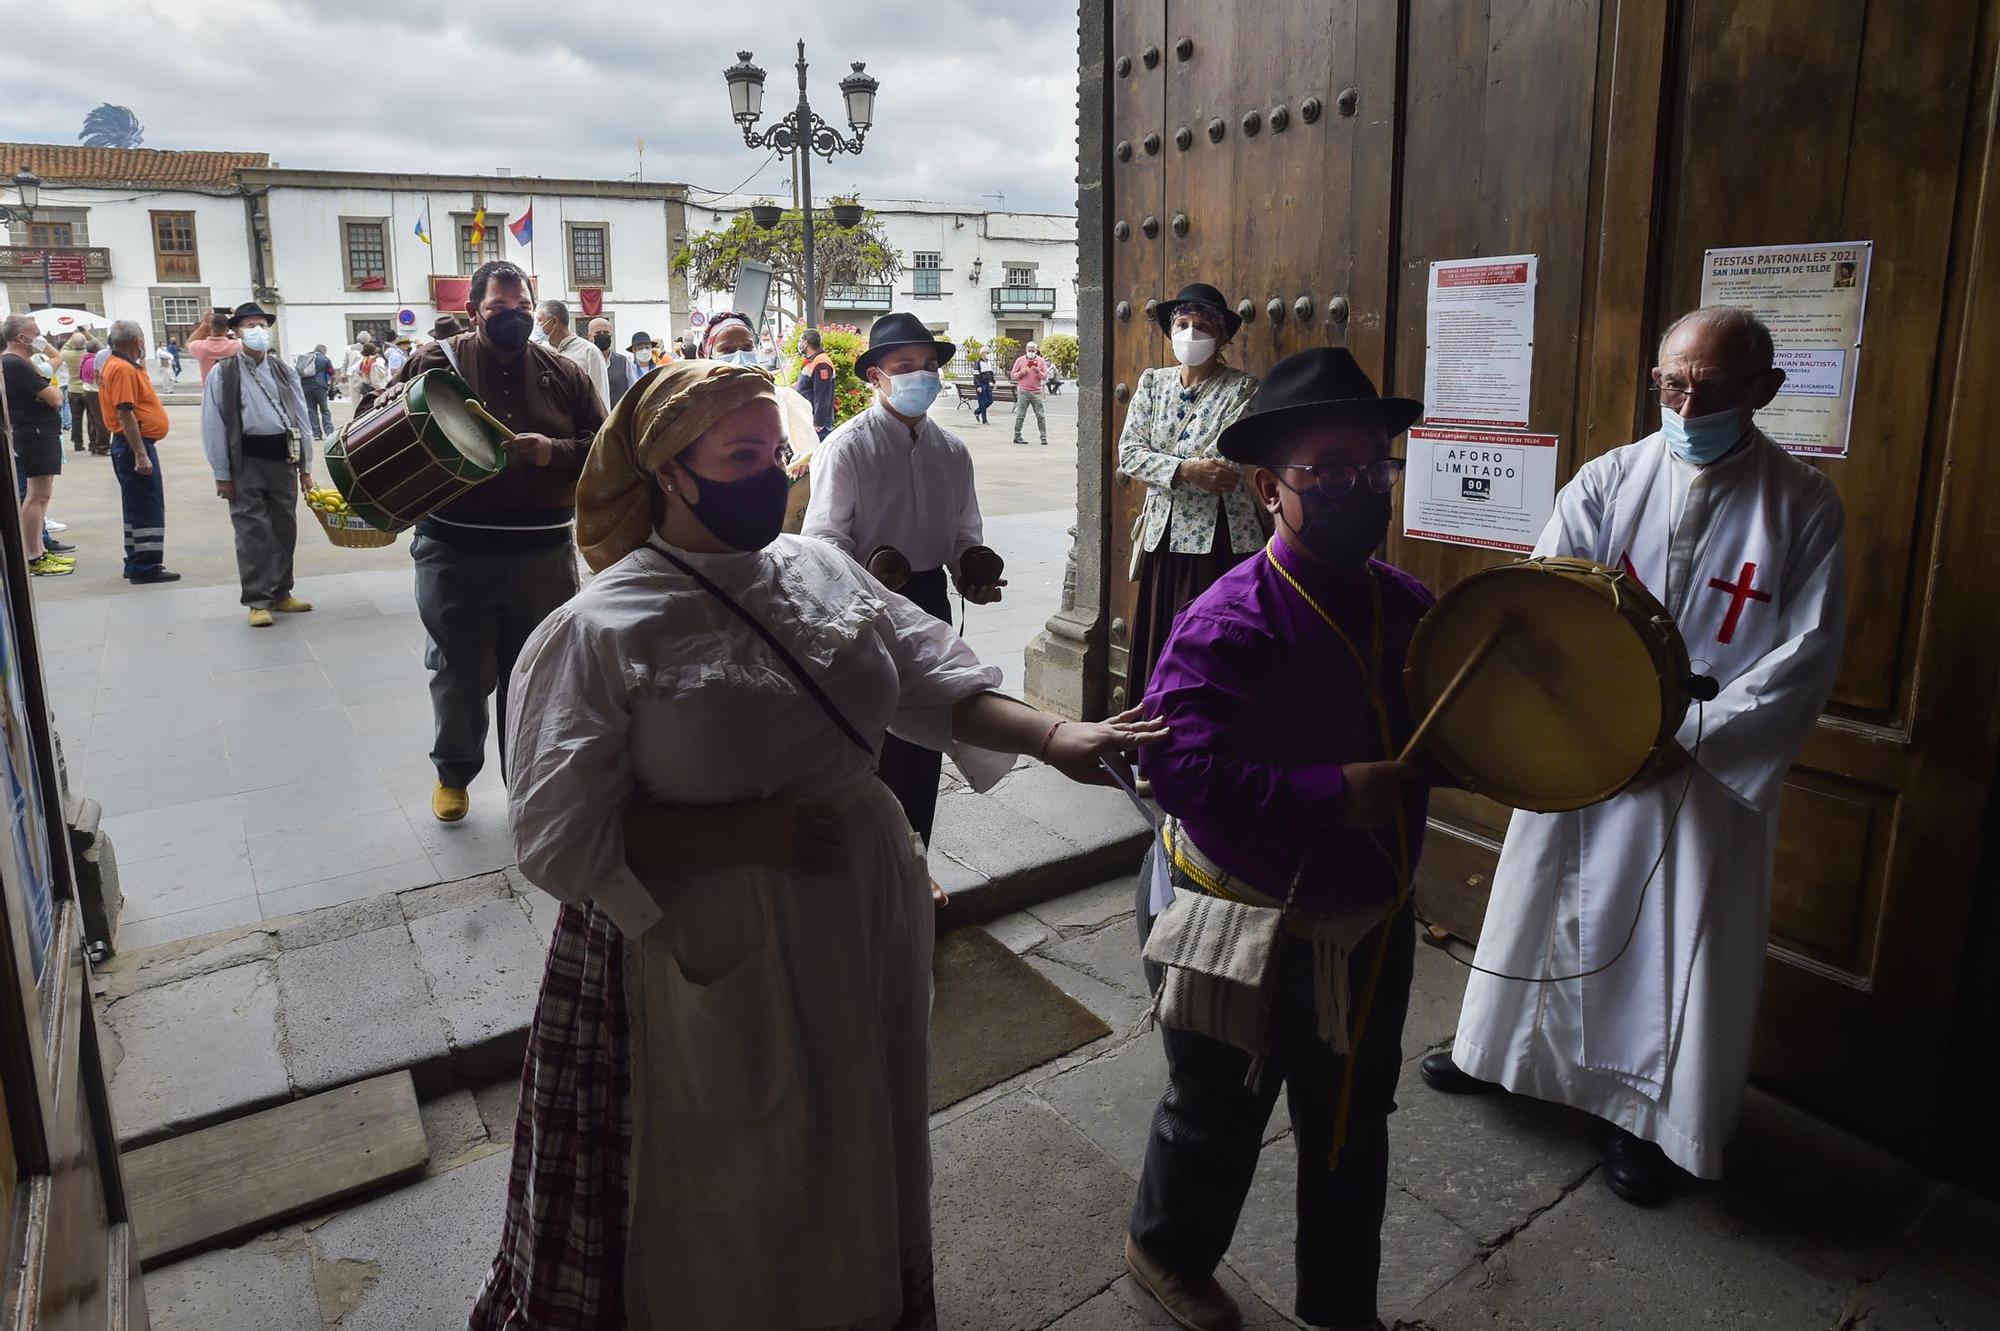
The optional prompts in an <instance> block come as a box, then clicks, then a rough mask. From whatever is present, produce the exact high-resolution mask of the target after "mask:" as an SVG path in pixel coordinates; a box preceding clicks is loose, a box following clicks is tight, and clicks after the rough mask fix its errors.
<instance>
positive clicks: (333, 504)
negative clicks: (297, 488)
mask: <svg viewBox="0 0 2000 1331" xmlns="http://www.w3.org/2000/svg"><path fill="white" fill-rule="evenodd" d="M306 507H308V508H310V509H311V510H312V511H313V516H314V517H316V518H318V519H319V525H320V528H321V529H322V530H323V531H325V532H326V539H327V540H329V541H332V542H333V543H334V544H335V545H337V546H340V547H341V548H342V549H346V550H379V549H381V548H382V547H383V546H385V545H394V544H395V543H396V533H394V532H391V531H377V530H375V528H373V527H371V526H369V525H368V524H367V523H366V522H364V521H362V520H361V516H360V514H358V513H355V512H353V511H352V510H350V509H349V508H348V506H347V500H346V498H345V497H343V496H342V495H341V493H340V491H338V490H335V489H333V488H331V487H329V488H327V489H324V490H308V491H306Z"/></svg>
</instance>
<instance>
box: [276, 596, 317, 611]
mask: <svg viewBox="0 0 2000 1331" xmlns="http://www.w3.org/2000/svg"><path fill="white" fill-rule="evenodd" d="M271 608H272V609H273V610H275V611H277V612H278V613H279V614H281V615H303V614H304V613H305V612H306V611H308V610H310V609H312V608H313V603H312V602H311V601H301V600H300V599H299V598H298V597H296V596H287V597H286V598H285V599H284V600H282V601H280V602H278V603H277V604H276V605H274V606H272V607H271Z"/></svg>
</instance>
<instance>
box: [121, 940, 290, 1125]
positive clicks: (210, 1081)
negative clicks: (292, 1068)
mask: <svg viewBox="0 0 2000 1331" xmlns="http://www.w3.org/2000/svg"><path fill="white" fill-rule="evenodd" d="M103 1017H104V1026H105V1033H106V1038H105V1050H104V1055H105V1057H104V1061H105V1065H106V1069H107V1071H108V1073H109V1075H110V1082H111V1114H112V1121H113V1122H115V1123H116V1124H117V1125H118V1136H119V1141H120V1142H121V1143H122V1144H123V1145H125V1146H127V1147H131V1146H142V1145H145V1144H147V1143H148V1142H153V1141H158V1140H161V1139H162V1138H165V1137H168V1136H171V1135H173V1134H175V1133H179V1132H188V1131H191V1130H193V1129H195V1128H199V1127H204V1126H206V1125H208V1124H210V1123H214V1122H218V1121H220V1120H221V1119H224V1118H234V1117H239V1116H241V1115H243V1114H247V1113H250V1112H252V1111H253V1110H257V1109H263V1108H266V1107H268V1106H270V1105H274V1104H280V1103H282V1102H284V1101H285V1100H286V1099H288V1098H290V1096H291V1089H292V1088H291V1079H290V1076H289V1075H288V1073H287V1072H286V1069H285V1057H284V1054H285V1045H284V1031H283V1026H282V1024H281V1021H280V1018H279V1013H278V976H277V967H276V964H275V963H274V962H272V961H268V960H266V961H253V962H250V963H248V964H247V965H242V966H232V967H230V968H228V969H227V970H219V971H214V972H211V973H209V974H206V975H195V976H192V977H190V978H188V979H184V980H177V981H175V982H173V983H172V984H166V985H161V986H160V987H159V988H157V989H147V990H144V991H143V992H140V993H136V994H133V995H132V996H131V997H129V998H123V999H120V1000H118V1001H117V1002H115V1003H112V1004H110V1005H109V1006H108V1007H107V1008H106V1009H105V1011H104V1013H103Z"/></svg>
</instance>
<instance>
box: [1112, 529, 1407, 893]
mask: <svg viewBox="0 0 2000 1331" xmlns="http://www.w3.org/2000/svg"><path fill="white" fill-rule="evenodd" d="M1274 559H1276V560H1281V561H1283V566H1284V569H1285V570H1287V571H1289V572H1290V573H1291V575H1292V577H1293V578H1296V579H1297V580H1298V582H1299V584H1300V585H1301V586H1302V587H1303V588H1304V589H1305V592H1306V593H1309V594H1310V595H1311V597H1312V599H1313V600H1314V601H1317V602H1318V603H1319V605H1320V606H1321V607H1322V608H1323V609H1324V610H1325V611H1326V613H1327V614H1329V615H1331V616H1332V617H1333V619H1334V621H1335V622H1336V623H1337V624H1339V625H1340V628H1341V630H1342V631H1343V632H1345V633H1346V634H1347V637H1348V638H1349V640H1350V641H1351V642H1352V643H1353V644H1354V647H1355V648H1356V650H1358V651H1359V652H1360V654H1361V656H1362V657H1363V658H1370V657H1372V656H1374V655H1375V652H1374V648H1375V642H1374V618H1375V616H1374V611H1373V608H1372V607H1373V604H1374V602H1375V600H1376V599H1377V596H1379V602H1380V605H1381V623H1382V642H1381V646H1380V664H1379V666H1378V667H1377V669H1376V672H1375V680H1374V685H1375V688H1376V690H1377V691H1378V693H1379V695H1380V698H1381V700H1382V703H1383V705H1384V706H1385V707H1386V709H1387V711H1388V718H1389V729H1390V734H1391V737H1392V745H1393V747H1392V748H1391V749H1390V750H1389V751H1387V752H1385V751H1384V748H1383V744H1382V737H1381V727H1380V723H1379V721H1378V719H1377V713H1376V709H1375V707H1374V706H1373V705H1372V704H1371V702H1370V701H1369V696H1368V693H1369V681H1368V680H1367V678H1366V672H1365V671H1364V670H1363V669H1362V668H1361V667H1360V666H1359V665H1358V664H1357V662H1356V660H1355V657H1354V653H1352V652H1350V651H1349V650H1348V649H1347V647H1346V646H1344V645H1343V644H1342V643H1341V640H1340V637H1339V635H1337V634H1336V633H1335V632H1334V631H1333V630H1332V629H1331V628H1329V627H1328V626H1327V623H1326V621H1325V620H1324V619H1322V618H1321V617H1320V615H1319V613H1318V612H1317V611H1315V610H1314V609H1313V607H1312V605H1311V604H1310V603H1309V602H1308V601H1307V599H1306V596H1305V595H1303V594H1301V592H1300V590H1299V588H1298V587H1294V586H1293V585H1292V583H1291V582H1290V581H1288V580H1287V579H1286V577H1285V575H1284V573H1283V572H1281V571H1280V570H1279V568H1278V567H1276V566H1275V565H1274V563H1273V560H1274ZM1368 573H1369V575H1370V576H1368V577H1363V576H1362V575H1360V574H1359V573H1353V572H1350V573H1345V574H1335V573H1332V572H1330V571H1328V570H1326V569H1324V568H1322V567H1321V566H1319V565H1317V564H1315V563H1313V562H1311V561H1309V560H1308V559H1306V558H1304V557H1302V556H1300V555H1298V554H1296V553H1294V552H1293V551H1292V550H1290V549H1289V548H1288V547H1287V546H1286V545H1285V543H1284V539H1283V538H1282V537H1275V538H1273V540H1272V542H1271V544H1270V546H1269V547H1268V548H1267V551H1265V552H1260V553H1258V554H1256V555H1254V556H1252V557H1251V558H1249V559H1246V560H1244V561H1243V562H1242V563H1241V564H1239V565H1237V566H1236V567H1235V568H1234V569H1232V570H1230V571H1229V572H1228V573H1225V574H1224V575H1223V576H1222V577H1221V578H1220V579H1218V580H1217V581H1216V583H1215V584H1214V585H1213V586H1212V587H1210V588H1209V589H1208V590H1207V591H1206V592H1204V593H1202V594H1201V596H1199V597H1197V598H1196V599H1195V600H1194V601H1192V602H1190V603H1189V605H1188V607H1187V608H1186V609H1185V610H1183V611H1182V612H1181V614H1180V616H1179V618H1178V619H1176V620H1175V621H1174V631H1173V635H1172V636H1171V637H1169V638H1168V639H1167V645H1166V649H1165V651H1163V652H1162V653H1161V655H1160V660H1159V664H1158V665H1156V666H1155V667H1154V671H1153V678H1152V682H1151V684H1150V685H1149V686H1148V688H1147V690H1146V711H1147V714H1148V715H1152V716H1158V717H1163V718H1165V720H1166V722H1167V725H1168V728H1169V729H1170V730H1171V732H1172V735H1171V737H1170V738H1169V739H1168V740H1167V741H1166V742H1165V743H1163V744H1160V745H1158V746H1156V747H1154V748H1150V749H1146V750H1144V752H1143V753H1142V755H1141V757H1140V764H1139V765H1140V773H1141V775H1143V776H1145V777H1146V778H1147V779H1148V780H1149V781H1151V782H1152V783H1153V794H1154V796H1155V798H1157V799H1158V800H1159V802H1160V807H1161V808H1163V809H1165V810H1166V811H1167V812H1168V813H1171V814H1173V815H1174V816H1175V817H1177V818H1179V819H1180V820H1181V825H1182V827H1183V829H1184V830H1185V831H1186V832H1187V834H1188V836H1189V837H1191V838H1192V839H1193V841H1194V843H1195V844H1196V845H1197V846H1199V847H1200V848H1201V849H1202V851H1203V852H1204V853H1206V854H1207V855H1208V856H1209V857H1210V858H1211V859H1213V860H1214V861H1215V862H1216V863H1217V864H1218V865H1220V866H1221V867H1222V868H1223V869H1225V870H1227V871H1228V872H1229V873H1230V874H1232V875H1234V876H1235V877H1237V878H1240V879H1242V880H1243V881H1244V882H1245V883H1247V884H1249V885H1250V886H1251V887H1253V888H1256V889H1257V890H1258V891H1259V892H1261V893H1263V894H1264V895H1266V896H1269V897H1274V898H1280V899H1282V898H1283V896H1284V895H1285V892H1286V890H1287V889H1288V888H1289V887H1290V885H1291V881H1292V876H1293V874H1294V873H1296V872H1297V871H1298V868H1299V864H1300V861H1301V859H1303V858H1304V857H1305V856H1306V855H1307V854H1308V852H1310V853H1311V856H1312V859H1311V862H1310V864H1308V865H1307V866H1306V872H1305V876H1304V878H1303V880H1302V881H1301V883H1300V886H1299V895H1298V900H1297V903H1296V909H1297V910H1298V911H1299V912H1300V913H1302V914H1305V915H1330V914H1334V913H1337V912H1339V911H1343V910H1348V909H1351V908H1353V907H1355V906H1360V905H1366V904H1368V903H1370V902H1376V901H1387V900H1388V899H1389V898H1390V897H1392V896H1393V895H1394V894H1395V892H1396V889H1397V886H1398V884H1397V871H1396V867H1395V866H1396V864H1397V862H1398V859H1399V854H1398V849H1399V848H1398V840H1399V837H1398V835H1397V832H1396V830H1395V828H1394V827H1390V828H1387V829H1384V830H1380V831H1368V830H1364V829H1361V828H1352V827H1347V826H1345V825H1344V824H1343V823H1342V822H1341V818H1342V816H1343V813H1344V811H1345V809H1346V806H1347V788H1346V783H1345V781H1344V780H1343V779H1342V776H1341V770H1340V769H1341V767H1342V765H1343V764H1346V763H1356V762H1375V761H1380V760H1382V759H1385V758H1393V757H1395V755H1396V752H1397V751H1398V750H1400V749H1401V747H1402V745H1403V744H1404V743H1405V742H1406V741H1407V740H1408V739H1409V736H1410V733H1411V732H1412V730H1414V728H1415V726H1414V724H1413V722H1412V721H1411V719H1410V714H1409V704H1408V702H1407V701H1406V699H1405V697H1404V692H1403V664H1404V659H1405V658H1406V656H1407V655H1408V653H1409V646H1410V636H1411V634H1412V633H1414V632H1415V630H1416V626H1417V621H1418V620H1420V619H1422V618H1423V615H1424V612H1425V611H1426V610H1428V609H1429V608H1430V606H1431V602H1432V599H1433V598H1432V596H1431V594H1430V592H1429V591H1428V590H1427V589H1426V588H1425V587H1424V585H1423V584H1422V583H1421V582H1418V581H1417V580H1416V579H1415V578H1413V577H1411V576H1410V575H1409V574H1407V573H1404V572H1402V571H1401V570H1399V569H1395V568H1391V567H1390V566H1389V565H1387V564H1384V563H1381V562H1380V561H1376V560H1370V561H1369V563H1368ZM1371 584H1372V586H1373V588H1374V591H1375V593H1376V594H1377V596H1371V591H1370V587H1371ZM1428 803H1429V801H1428V799H1427V798H1426V797H1425V796H1423V795H1418V796H1417V797H1415V798H1414V799H1412V800H1411V801H1409V802H1408V803H1406V805H1405V807H1404V809H1403V817H1402V820H1401V821H1402V825H1403V826H1404V827H1405V828H1407V830H1408V835H1409V838H1410V845H1409V864H1410V866H1411V868H1412V869H1414V867H1415V865H1416V863H1417V856H1418V852H1419V851H1420V849H1421V847H1422V843H1423V831H1424V815H1425V810H1426V808H1427V806H1428Z"/></svg>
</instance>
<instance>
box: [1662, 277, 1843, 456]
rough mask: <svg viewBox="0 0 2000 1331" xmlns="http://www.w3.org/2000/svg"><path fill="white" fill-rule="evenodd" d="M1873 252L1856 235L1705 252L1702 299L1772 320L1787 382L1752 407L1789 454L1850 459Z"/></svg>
mask: <svg viewBox="0 0 2000 1331" xmlns="http://www.w3.org/2000/svg"><path fill="white" fill-rule="evenodd" d="M1874 254H1875V246H1874V243H1873V242H1872V241H1866V240H1854V241H1843V242H1841V243H1839V244H1834V245H1752V246H1749V247H1747V248H1743V249H1729V250H1709V251H1708V252H1707V254H1706V255H1705V256H1704V257H1703V263H1702V272H1701V303H1702V304H1704V305H1734V306H1736V307H1737V308H1738V309H1741V310H1748V311H1750V313H1752V314H1754V315H1756V316H1757V317H1758V318H1759V319H1762V320H1763V321H1764V322H1765V323H1766V324H1768V325H1769V326H1770V329H1771V340H1772V341H1773V342H1774V343H1776V344H1777V357H1776V359H1777V364H1778V368H1779V369H1781V370H1783V371H1784V372H1785V387H1784V390H1783V391H1782V392H1780V393H1779V394H1778V396H1777V397H1775V398H1773V399H1772V401H1771V405H1770V406H1768V407H1766V408H1764V409H1763V410H1762V411H1760V412H1758V413H1757V426H1758V428H1759V429H1761V430H1763V431H1764V433H1765V434H1768V435H1770V436H1771V438H1772V439H1773V440H1775V441H1776V442H1778V443H1780V444H1783V445H1784V446H1785V447H1786V448H1787V449H1789V450H1790V451H1792V452H1794V453H1805V454H1810V455H1812V456H1816V457H1845V456H1847V442H1848V436H1849V434H1850V432H1851V431H1852V429H1853V425H1854V384H1855V380H1856V378H1857V377H1858V375H1859V374H1860V370H1861V328H1862V324H1863V322H1864V320H1865V316H1866V314H1867V310H1868V266H1869V262H1870V260H1871V259H1873V258H1874Z"/></svg>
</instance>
